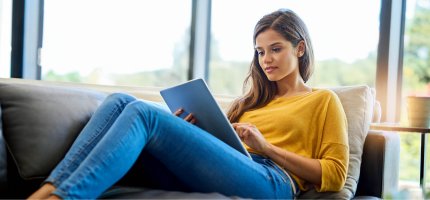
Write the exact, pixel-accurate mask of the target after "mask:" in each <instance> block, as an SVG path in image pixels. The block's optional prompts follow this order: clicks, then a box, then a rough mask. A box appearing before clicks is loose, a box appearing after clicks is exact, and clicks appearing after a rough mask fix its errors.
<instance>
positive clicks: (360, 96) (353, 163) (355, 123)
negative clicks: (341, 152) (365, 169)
mask: <svg viewBox="0 0 430 200" xmlns="http://www.w3.org/2000/svg"><path fill="white" fill-rule="evenodd" d="M329 89H331V90H333V91H334V92H335V93H336V94H337V96H338V97H339V99H340V101H341V103H342V106H343V109H344V110H345V114H346V118H347V121H348V140H349V153H350V155H349V165H348V176H347V179H346V183H345V186H344V188H343V189H342V190H341V191H340V192H321V193H318V192H316V191H315V190H309V191H306V192H303V193H302V194H301V195H300V197H299V198H306V199H315V198H335V199H351V198H353V197H354V195H355V191H356V190H357V183H358V178H359V177H360V165H361V155H362V153H363V145H364V141H365V139H366V136H367V132H368V131H369V126H370V123H371V120H372V115H373V105H374V101H375V100H374V97H373V95H372V92H371V89H370V88H369V87H368V86H364V85H363V86H341V87H335V88H329Z"/></svg>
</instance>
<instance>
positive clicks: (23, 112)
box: [0, 79, 400, 199]
mask: <svg viewBox="0 0 430 200" xmlns="http://www.w3.org/2000/svg"><path fill="white" fill-rule="evenodd" d="M331 89H332V90H333V91H334V92H335V93H336V94H337V95H338V96H339V98H340V100H341V102H342V105H343V107H344V109H345V113H346V115H347V119H348V130H349V143H350V162H349V169H348V177H347V182H346V185H345V187H344V189H343V190H342V191H340V192H327V193H317V192H315V191H314V190H310V191H307V192H303V193H302V194H301V196H300V198H336V199H351V198H382V197H384V196H385V195H390V194H391V193H393V192H395V191H396V189H397V179H398V164H399V148H400V147H399V137H398V135H397V134H393V133H389V132H381V131H372V130H369V124H370V123H371V121H372V118H374V117H373V116H374V110H378V109H374V105H377V104H375V100H374V95H373V93H372V90H371V89H370V88H369V87H367V86H348V87H336V88H331ZM112 92H127V93H130V94H132V95H135V96H136V97H138V98H142V99H146V100H150V101H155V102H161V103H162V100H161V97H160V96H159V94H158V89H157V88H145V87H120V86H101V85H90V84H75V83H58V82H48V81H35V80H23V79H0V116H1V121H0V198H25V197H27V196H28V195H29V194H30V193H31V192H33V191H34V190H35V189H36V188H38V187H39V185H40V183H41V181H42V180H43V179H44V178H45V177H46V176H47V175H48V174H49V172H50V170H51V169H52V168H53V167H54V166H55V165H56V163H58V162H59V161H60V160H61V158H62V157H63V156H64V154H65V152H66V151H67V149H68V148H69V147H70V145H71V144H72V142H73V141H74V138H76V137H77V135H78V133H79V131H80V129H81V128H82V127H83V126H84V124H85V123H86V122H87V121H88V119H89V118H90V117H91V114H92V113H93V112H94V110H95V109H96V108H97V106H98V105H99V104H100V102H102V101H103V99H104V98H105V97H106V95H107V94H109V93H112ZM216 99H217V101H218V102H219V104H220V105H221V107H223V108H227V107H228V105H229V103H230V101H231V98H226V97H219V96H217V97H216ZM377 108H378V107H377ZM138 183H139V180H138V178H136V177H133V176H127V177H125V178H124V179H123V180H121V181H120V182H119V183H118V184H116V185H115V186H114V187H113V188H111V189H110V190H108V191H107V192H106V193H105V194H104V195H103V198H169V199H171V198H187V199H189V198H196V199H204V198H212V199H213V198H216V199H222V198H238V197H225V196H223V195H221V194H218V193H210V194H202V193H183V192H168V191H162V190H155V189H150V188H147V187H141V186H140V185H139V184H138Z"/></svg>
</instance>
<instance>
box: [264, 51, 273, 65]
mask: <svg viewBox="0 0 430 200" xmlns="http://www.w3.org/2000/svg"><path fill="white" fill-rule="evenodd" d="M270 62H272V55H270V53H266V54H264V56H263V63H270Z"/></svg>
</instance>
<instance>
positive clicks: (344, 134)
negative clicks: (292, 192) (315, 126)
mask: <svg viewBox="0 0 430 200" xmlns="http://www.w3.org/2000/svg"><path fill="white" fill-rule="evenodd" d="M323 123H324V126H323V127H324V129H323V138H322V139H323V141H322V143H321V149H320V151H319V155H318V157H319V158H320V159H319V162H320V164H321V168H322V179H321V185H319V186H316V189H317V191H319V192H324V191H340V190H341V189H342V188H343V186H344V184H345V181H346V176H347V171H348V160H349V146H348V127H347V121H346V116H345V112H344V110H343V107H342V104H341V103H340V100H339V99H338V97H337V96H336V95H335V94H334V93H333V94H332V97H331V98H330V100H329V102H328V106H327V112H326V118H325V121H324V122H323Z"/></svg>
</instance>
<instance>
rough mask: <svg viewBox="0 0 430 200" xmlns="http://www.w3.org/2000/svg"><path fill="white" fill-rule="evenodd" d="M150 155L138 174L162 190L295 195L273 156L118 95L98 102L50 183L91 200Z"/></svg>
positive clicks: (58, 191) (63, 195) (61, 191)
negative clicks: (249, 151) (239, 147)
mask: <svg viewBox="0 0 430 200" xmlns="http://www.w3.org/2000/svg"><path fill="white" fill-rule="evenodd" d="M145 155H150V156H145ZM146 158H148V160H149V161H150V160H156V161H157V162H155V164H154V165H152V167H153V169H151V165H147V166H149V167H147V168H146V169H142V171H141V173H142V174H145V173H147V174H152V175H153V173H155V174H156V175H159V176H160V178H161V180H167V181H159V182H158V183H157V184H158V186H159V187H161V188H171V189H174V190H175V189H178V190H189V191H194V192H218V193H221V194H223V195H226V196H239V197H244V198H282V199H291V198H293V197H294V196H293V191H292V185H291V184H295V183H291V182H290V179H289V178H288V176H287V175H286V174H285V173H283V171H282V170H281V169H280V168H279V167H278V166H277V165H275V164H274V162H273V161H271V160H269V159H267V158H264V157H262V156H258V155H253V160H251V159H249V158H248V157H246V156H244V155H243V154H241V153H239V152H238V151H236V150H235V149H233V148H231V147H230V146H228V145H227V144H225V143H223V142H222V141H220V140H218V139H217V138H215V137H214V136H212V135H211V134H209V133H207V132H205V131H204V130H202V129H200V128H198V127H196V126H195V125H193V124H190V123H188V122H186V121H185V120H183V119H181V118H179V117H176V116H174V115H172V114H171V113H170V112H169V111H168V110H166V109H163V108H161V107H160V106H157V104H155V103H148V102H145V101H142V100H136V99H135V98H134V97H132V96H129V95H126V94H120V93H118V94H112V95H110V96H108V97H107V98H106V99H105V101H104V102H103V103H102V104H101V105H100V107H99V108H98V109H97V111H96V112H95V113H94V115H93V116H92V117H91V119H90V121H89V122H88V123H87V125H86V126H85V127H84V129H83V130H82V132H81V133H80V135H79V136H78V137H77V139H76V141H75V142H74V144H73V145H72V147H71V148H70V150H69V151H68V153H67V154H66V156H65V158H64V159H63V160H62V161H61V162H60V163H59V164H58V165H57V167H56V168H55V169H54V170H53V171H52V173H51V174H50V176H49V177H48V178H47V179H46V182H50V183H52V184H53V185H54V186H55V187H56V188H57V189H56V191H55V192H54V194H56V195H58V196H59V197H61V198H64V199H69V198H72V199H74V198H86V199H93V198H97V197H98V196H99V195H100V194H102V193H103V192H104V191H105V190H106V189H108V188H109V187H111V186H112V185H113V184H115V183H116V182H117V181H118V180H120V179H121V178H122V177H123V176H124V175H126V173H127V172H128V171H130V169H131V168H132V167H133V166H134V165H138V166H139V163H145V159H146ZM157 166H163V167H157ZM134 167H136V166H134ZM148 168H149V169H148ZM134 171H136V170H134ZM137 171H139V169H138V170H137ZM155 177H156V176H155ZM170 180H171V181H170Z"/></svg>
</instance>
